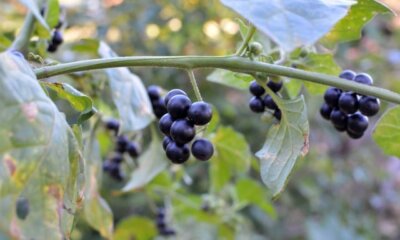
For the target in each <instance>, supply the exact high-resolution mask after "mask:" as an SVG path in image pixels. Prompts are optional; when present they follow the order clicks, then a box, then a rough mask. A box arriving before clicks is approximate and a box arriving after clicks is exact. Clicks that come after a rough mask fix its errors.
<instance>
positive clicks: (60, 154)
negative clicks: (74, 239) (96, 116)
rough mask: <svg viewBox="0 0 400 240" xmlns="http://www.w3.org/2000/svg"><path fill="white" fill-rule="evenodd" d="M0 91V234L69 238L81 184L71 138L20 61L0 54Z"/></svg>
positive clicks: (76, 148)
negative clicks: (0, 111) (22, 209)
mask: <svg viewBox="0 0 400 240" xmlns="http://www.w3.org/2000/svg"><path fill="white" fill-rule="evenodd" d="M0 91H1V94H0V108H1V109H2V114H0V166H1V167H0V196H1V197H0V212H1V218H0V232H2V233H3V234H6V235H9V236H10V237H11V238H15V239H64V238H69V235H70V232H71V228H72V225H73V219H74V216H75V212H76V210H77V208H78V206H79V205H80V204H81V201H82V196H81V194H80V192H81V191H82V183H83V178H84V176H83V161H82V157H81V153H80V150H79V146H78V143H77V141H76V139H75V135H74V133H73V131H72V130H71V128H70V127H69V126H68V124H67V122H66V121H65V118H64V115H63V114H62V113H60V112H59V111H58V109H57V107H56V106H55V105H54V104H53V102H52V101H51V100H50V99H49V98H48V97H47V95H46V94H45V92H44V91H43V89H42V88H41V86H40V85H39V83H38V81H37V80H36V77H35V74H34V73H33V71H32V70H31V68H30V66H29V65H28V64H27V62H25V60H23V59H22V58H21V57H19V56H16V55H13V54H11V53H2V54H0ZM18 199H24V200H23V201H24V209H25V210H26V209H27V210H28V212H25V213H24V214H23V217H22V218H21V212H20V210H19V214H18V215H17V214H16V210H18V209H19V208H20V207H21V205H20V203H21V202H20V201H21V200H20V201H18ZM17 203H18V204H17Z"/></svg>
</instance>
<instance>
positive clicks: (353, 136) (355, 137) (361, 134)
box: [347, 130, 364, 139]
mask: <svg viewBox="0 0 400 240" xmlns="http://www.w3.org/2000/svg"><path fill="white" fill-rule="evenodd" d="M347 135H349V137H351V138H353V139H359V138H361V137H362V136H363V135H364V132H361V133H354V132H352V131H349V130H347Z"/></svg>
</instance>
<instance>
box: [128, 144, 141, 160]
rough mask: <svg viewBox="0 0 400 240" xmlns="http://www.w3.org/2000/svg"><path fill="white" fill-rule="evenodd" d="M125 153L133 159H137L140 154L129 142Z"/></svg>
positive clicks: (135, 146)
mask: <svg viewBox="0 0 400 240" xmlns="http://www.w3.org/2000/svg"><path fill="white" fill-rule="evenodd" d="M126 151H127V152H128V154H129V156H131V157H133V158H136V157H138V156H139V153H140V150H139V146H138V145H137V144H136V143H135V142H129V143H128V145H127V146H126Z"/></svg>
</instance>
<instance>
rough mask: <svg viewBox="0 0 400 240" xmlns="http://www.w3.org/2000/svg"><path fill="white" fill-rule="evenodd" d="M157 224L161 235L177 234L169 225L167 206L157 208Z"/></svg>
mask: <svg viewBox="0 0 400 240" xmlns="http://www.w3.org/2000/svg"><path fill="white" fill-rule="evenodd" d="M156 225H157V230H158V233H159V234H160V235H161V236H164V237H169V236H174V235H175V234H176V232H175V230H173V229H171V228H170V227H168V226H167V223H166V211H165V208H159V209H158V210H157V216H156Z"/></svg>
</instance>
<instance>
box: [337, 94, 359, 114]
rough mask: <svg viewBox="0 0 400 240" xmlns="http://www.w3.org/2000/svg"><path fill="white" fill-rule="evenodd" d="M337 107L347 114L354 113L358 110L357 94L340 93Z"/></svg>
mask: <svg viewBox="0 0 400 240" xmlns="http://www.w3.org/2000/svg"><path fill="white" fill-rule="evenodd" d="M338 106H339V109H340V110H341V111H342V112H344V113H347V114H351V113H355V112H357V110H358V99H357V94H355V93H352V92H344V93H342V94H341V95H340V98H339V102H338Z"/></svg>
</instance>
